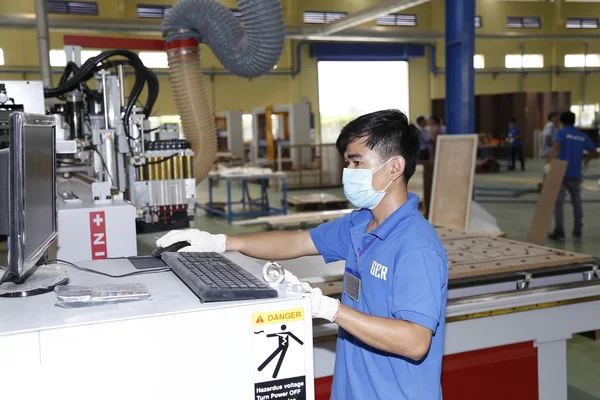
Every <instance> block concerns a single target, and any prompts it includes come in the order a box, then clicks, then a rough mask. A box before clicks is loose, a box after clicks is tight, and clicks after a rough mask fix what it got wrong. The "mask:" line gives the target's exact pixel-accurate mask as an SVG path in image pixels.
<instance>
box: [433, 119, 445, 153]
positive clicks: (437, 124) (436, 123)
mask: <svg viewBox="0 0 600 400" xmlns="http://www.w3.org/2000/svg"><path fill="white" fill-rule="evenodd" d="M429 133H430V135H431V145H430V146H429V148H430V156H431V158H432V159H433V158H435V145H436V143H437V137H438V136H439V135H443V134H445V133H446V127H445V126H444V125H442V121H441V120H440V119H439V118H438V117H435V116H431V117H429Z"/></svg>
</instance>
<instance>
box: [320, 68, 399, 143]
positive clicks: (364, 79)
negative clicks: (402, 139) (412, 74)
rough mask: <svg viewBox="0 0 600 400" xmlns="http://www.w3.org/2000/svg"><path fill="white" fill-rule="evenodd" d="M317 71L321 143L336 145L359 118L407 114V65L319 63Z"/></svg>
mask: <svg viewBox="0 0 600 400" xmlns="http://www.w3.org/2000/svg"><path fill="white" fill-rule="evenodd" d="M317 71H318V94H319V114H320V118H321V143H335V141H336V139H337V137H338V136H339V135H340V130H341V129H342V128H343V127H344V125H346V124H347V123H348V122H350V120H352V119H354V118H356V117H358V116H359V115H363V114H366V113H369V112H372V111H376V110H385V109H388V108H394V109H399V110H402V111H404V112H406V113H407V115H408V114H409V104H410V102H409V91H408V90H406V88H407V87H409V85H408V62H406V61H319V62H318V64H317ZM357 76H360V79H356V77H357Z"/></svg>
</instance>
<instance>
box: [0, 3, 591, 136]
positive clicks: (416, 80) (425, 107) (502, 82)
mask: <svg viewBox="0 0 600 400" xmlns="http://www.w3.org/2000/svg"><path fill="white" fill-rule="evenodd" d="M221 2H222V3H224V4H225V5H226V6H228V7H230V8H236V7H237V3H236V2H235V1H233V0H224V1H221ZM376 2H377V1H376V0H330V1H327V2H323V1H321V0H303V1H301V2H300V1H296V0H283V1H282V6H283V8H284V13H285V22H286V24H287V25H295V26H298V25H302V14H303V11H305V10H311V11H346V12H348V13H352V12H356V11H359V10H361V9H363V8H365V7H367V6H370V5H372V4H374V3H376ZM98 3H99V15H98V17H82V16H75V17H73V18H77V19H85V18H90V19H93V18H102V19H116V20H136V19H137V17H136V4H137V3H138V2H137V1H133V0H99V1H98ZM144 3H145V4H162V5H164V4H172V3H175V1H173V0H145V1H144ZM33 7H34V6H33V2H32V1H4V2H3V5H2V9H1V10H0V13H2V14H13V13H28V14H32V13H34V8H33ZM404 13H411V14H416V15H417V21H418V27H413V28H404V27H397V29H398V30H399V31H405V30H406V31H418V30H427V31H429V30H435V31H443V29H444V0H432V1H430V2H428V3H424V4H421V5H419V6H416V7H413V8H410V9H408V10H406V11H404ZM476 15H478V16H481V17H482V27H481V28H477V29H476V33H497V32H517V33H531V34H550V33H555V34H583V33H590V34H594V35H595V34H597V33H596V31H597V30H596V29H588V30H584V29H576V30H568V29H566V28H565V27H564V26H565V20H566V17H596V18H598V17H600V7H598V5H597V4H595V3H576V2H558V3H555V2H529V1H523V2H510V1H496V0H478V1H477V9H476ZM507 16H540V17H541V20H542V28H541V29H512V30H509V29H507V28H505V21H506V17H507ZM365 25H366V26H374V25H375V22H374V21H373V22H371V23H368V24H365ZM0 32H1V34H0V48H2V49H3V50H4V57H5V65H4V66H1V67H0V69H1V70H2V72H0V79H5V80H8V79H11V80H21V79H28V80H35V79H40V76H39V74H38V73H35V72H34V71H35V70H37V69H38V68H39V60H38V51H37V39H36V32H35V30H33V29H4V28H3V29H0ZM65 34H82V35H88V34H90V35H96V36H108V37H136V36H134V35H123V34H120V33H119V32H102V33H88V32H79V33H77V32H60V31H56V30H51V32H50V45H51V48H52V49H61V48H62V47H63V36H64V35H65ZM147 37H148V38H153V39H158V38H160V36H159V35H155V36H147ZM524 44H525V53H535V54H543V56H544V70H545V71H544V73H540V71H531V73H529V74H526V75H519V74H517V73H515V72H516V71H514V70H512V71H509V70H505V69H504V55H505V54H509V53H514V54H517V53H519V52H520V40H517V39H506V38H503V39H478V40H476V51H475V53H476V54H483V55H484V57H485V69H484V70H478V71H477V72H476V85H475V91H476V94H492V93H508V92H518V91H520V90H521V79H523V84H522V88H523V90H524V91H535V92H544V91H570V92H571V94H572V103H573V104H578V103H580V102H584V103H585V104H593V103H600V92H599V91H596V90H586V91H585V98H583V97H582V86H583V84H584V81H583V79H584V74H583V73H568V74H559V75H557V74H551V73H548V72H547V70H548V68H549V67H551V66H563V65H564V64H563V63H564V61H563V60H564V55H565V54H568V53H583V52H584V41H583V40H581V39H576V40H530V39H527V40H525V41H524ZM296 45H297V42H295V41H290V40H287V41H286V43H285V49H284V52H283V54H282V57H281V59H280V62H278V64H277V69H276V70H275V71H289V70H291V68H293V65H294V60H293V58H294V57H295V52H296V50H295V48H296ZM201 47H202V59H203V65H204V68H205V71H211V70H213V69H214V70H220V69H222V66H221V65H220V64H219V62H218V61H217V60H216V59H215V58H214V56H213V55H212V53H211V51H210V50H209V49H208V48H206V47H205V46H201ZM587 50H588V53H596V54H598V53H600V40H591V41H589V43H588V48H587ZM435 53H436V54H435V58H436V60H435V62H436V67H437V68H438V70H439V72H440V73H438V74H432V73H431V71H430V63H429V59H430V57H431V54H430V53H429V50H428V51H427V52H426V56H425V57H424V58H413V59H411V60H410V61H409V88H407V90H410V112H411V118H412V119H414V118H416V116H417V115H419V114H429V113H430V112H431V100H432V99H435V98H441V97H444V95H445V78H444V74H443V69H444V53H445V49H444V41H443V40H439V41H438V42H437V43H436V46H435ZM301 57H302V60H301V62H302V71H301V73H300V74H298V75H296V76H294V77H291V76H287V75H268V76H262V77H259V78H256V79H252V80H248V79H243V78H239V77H235V76H215V77H214V79H211V78H210V77H209V76H206V82H207V89H208V94H209V99H210V101H211V104H212V106H213V108H214V111H225V110H237V109H240V110H242V111H244V112H251V110H252V108H253V107H262V106H265V105H277V104H289V103H299V102H303V101H305V102H309V103H310V104H311V109H312V111H313V112H314V113H315V116H316V118H315V124H316V126H315V128H316V132H319V126H318V123H319V118H318V110H319V106H318V89H317V88H318V77H317V60H316V59H314V58H311V57H310V55H309V49H308V46H304V47H303V48H302V52H301ZM9 69H12V70H20V71H23V70H27V71H29V72H26V73H22V72H19V73H6V70H9ZM60 70H61V68H55V71H60ZM156 71H157V73H159V81H160V88H161V89H160V90H161V91H160V95H159V98H158V101H157V103H156V106H155V109H154V114H162V115H165V114H166V115H169V114H175V113H176V110H175V105H174V102H173V98H172V92H171V88H170V85H169V80H168V75H167V71H166V70H156ZM597 71H598V68H596V69H594V70H593V71H592V72H591V73H589V74H588V75H587V77H586V78H585V79H586V80H585V86H586V87H588V88H594V87H599V86H598V85H600V73H598V72H597ZM59 76H60V75H57V74H55V75H54V82H55V83H56V82H57V81H58V78H59ZM127 81H128V83H129V85H131V84H132V82H133V77H128V79H127ZM144 99H145V95H143V96H142V98H141V100H142V101H144Z"/></svg>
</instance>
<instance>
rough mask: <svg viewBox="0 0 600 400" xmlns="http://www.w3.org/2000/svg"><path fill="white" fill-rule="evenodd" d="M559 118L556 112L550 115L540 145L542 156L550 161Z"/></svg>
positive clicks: (543, 177) (544, 176)
mask: <svg viewBox="0 0 600 400" xmlns="http://www.w3.org/2000/svg"><path fill="white" fill-rule="evenodd" d="M559 117H560V114H559V113H558V112H556V111H552V112H551V113H550V114H548V122H547V123H546V125H545V126H544V130H543V131H542V134H541V143H540V145H541V146H540V147H541V149H542V151H541V152H540V155H541V156H542V157H544V158H545V159H548V157H549V156H550V153H552V146H553V145H554V134H555V133H556V131H557V130H558V128H559ZM546 168H547V167H546V166H544V175H543V176H542V182H541V183H540V188H541V186H542V185H543V184H544V180H545V179H546V172H545V169H546Z"/></svg>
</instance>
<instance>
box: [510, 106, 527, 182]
mask: <svg viewBox="0 0 600 400" xmlns="http://www.w3.org/2000/svg"><path fill="white" fill-rule="evenodd" d="M508 137H509V139H510V157H511V167H510V168H509V170H514V169H515V157H519V161H521V170H522V171H525V158H524V157H523V144H522V143H521V128H520V127H519V125H517V119H516V118H515V117H511V118H510V120H509V122H508Z"/></svg>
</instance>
